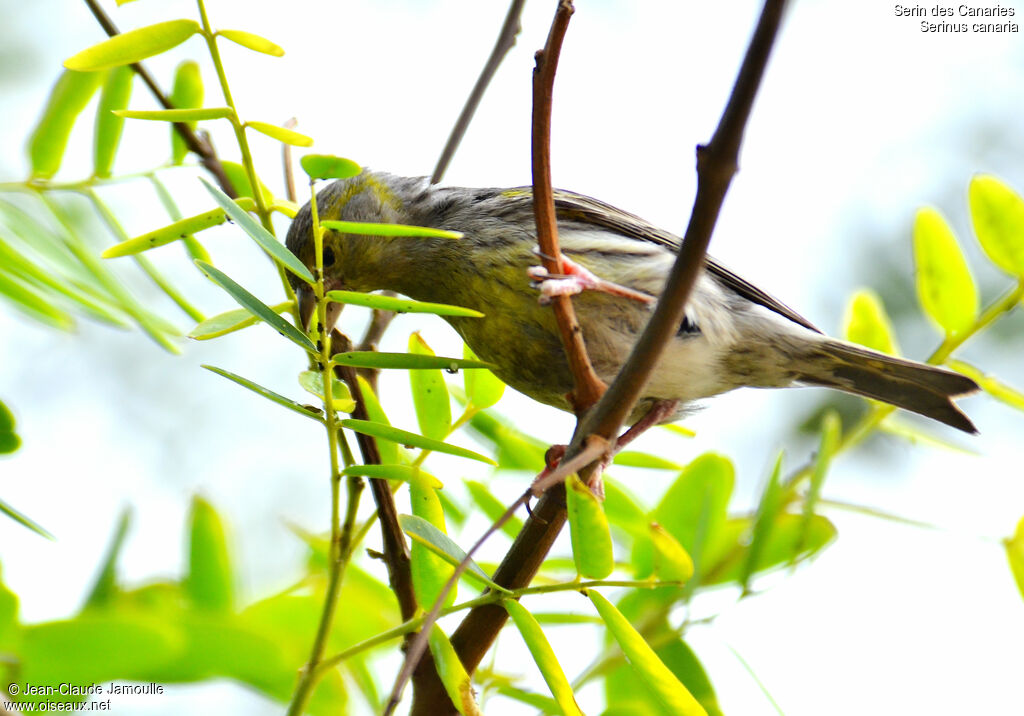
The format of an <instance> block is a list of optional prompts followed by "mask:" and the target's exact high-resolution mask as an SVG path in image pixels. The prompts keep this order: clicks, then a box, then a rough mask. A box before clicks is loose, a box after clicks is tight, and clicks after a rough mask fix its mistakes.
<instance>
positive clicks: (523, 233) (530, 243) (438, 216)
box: [286, 169, 978, 434]
mask: <svg viewBox="0 0 1024 716" xmlns="http://www.w3.org/2000/svg"><path fill="white" fill-rule="evenodd" d="M316 202H317V209H318V214H319V217H320V219H321V220H326V219H335V220H344V221H354V222H375V223H391V224H409V225H416V226H425V227H430V228H435V229H443V230H450V231H455V232H460V233H461V234H462V238H457V239H452V238H422V237H409V236H392V237H383V236H369V235H359V234H347V233H339V232H336V231H332V230H327V231H325V233H324V236H323V272H324V287H325V290H328V291H329V290H335V289H345V290H350V291H361V292H371V291H376V290H389V291H394V292H397V293H399V294H403V295H405V296H408V297H410V298H412V299H416V300H420V301H430V302H436V303H448V304H455V305H459V306H464V307H467V308H472V309H475V310H477V311H479V312H481V313H483V314H484V317H482V318H472V317H464V316H446V317H444V318H445V320H447V321H448V323H449V324H451V326H452V327H453V328H454V329H455V331H456V332H458V334H459V335H460V336H461V337H462V338H463V340H464V341H465V342H466V344H467V345H468V346H469V347H470V348H471V349H472V351H473V352H474V353H475V354H476V355H477V356H478V357H479V358H480V359H481V360H483V361H486V362H488V363H490V364H492V365H493V368H492V370H493V372H494V373H495V374H496V375H497V376H498V377H499V378H500V379H501V380H502V381H504V382H505V383H506V384H508V385H509V386H511V387H512V388H514V389H516V390H517V391H519V392H521V393H524V394H526V395H527V396H529V397H531V398H533V399H535V400H537V401H539V402H541V403H544V404H546V405H551V406H554V407H556V408H560V409H563V410H571V407H572V406H571V405H570V399H569V394H570V392H571V390H572V388H573V377H572V374H571V373H570V370H569V365H568V362H567V360H566V357H565V353H564V350H563V347H562V343H561V338H560V334H559V331H558V327H557V324H556V321H555V317H554V315H553V312H552V311H551V309H550V308H548V307H546V306H545V305H544V303H545V302H547V301H548V300H550V297H551V296H553V295H564V294H576V295H574V297H573V306H574V308H575V311H576V315H577V319H578V322H579V324H580V327H581V329H582V332H583V337H584V342H585V345H586V348H587V352H588V354H589V356H590V360H591V362H592V364H593V367H594V371H595V373H596V374H597V376H598V377H599V378H601V379H602V380H603V381H605V382H606V383H608V382H610V381H611V380H612V379H614V377H615V375H616V374H617V372H618V370H619V368H620V367H621V366H622V365H623V363H624V362H625V361H626V358H627V357H628V355H629V353H630V351H631V349H632V348H633V345H634V343H635V342H636V339H637V338H638V337H639V335H640V333H641V332H642V331H643V329H644V326H645V325H646V323H647V320H648V319H649V317H650V315H651V312H652V311H653V307H654V302H655V301H656V300H657V298H658V296H659V295H660V293H661V291H662V288H663V285H664V282H665V279H666V277H667V276H668V273H669V271H670V269H671V267H672V265H673V262H674V261H675V259H676V255H677V253H678V251H679V246H680V243H681V240H680V238H679V237H677V236H676V235H674V234H672V233H670V232H668V231H665V230H662V229H659V228H657V227H656V226H654V225H652V224H651V223H649V222H647V221H645V220H643V219H641V218H640V217H638V216H635V215H633V214H630V213H628V212H625V211H623V210H621V209H617V208H615V207H613V206H611V205H609V204H606V203H604V202H602V201H599V200H597V199H592V198H590V197H587V196H584V195H582V194H577V193H574V192H571V191H564V190H560V189H556V190H555V191H554V203H555V212H556V218H557V223H558V235H559V242H560V244H561V252H562V256H563V259H564V261H565V263H564V265H565V266H567V267H568V268H567V269H566V270H565V274H564V275H560V276H554V275H551V274H548V273H547V272H546V271H544V269H542V268H541V267H539V266H537V263H538V249H537V232H536V225H535V222H534V214H533V192H532V189H531V188H530V187H515V188H506V189H502V188H466V187H448V186H439V185H434V184H431V183H430V182H429V181H428V180H427V179H426V178H423V177H403V176H396V175H392V174H388V173H385V172H375V171H370V170H368V169H364V170H363V172H362V173H361V174H359V175H357V176H355V177H351V178H348V179H339V180H336V181H334V182H332V183H330V184H328V185H326V186H324V187H323V188H322V189H320V191H319V192H318V193H317V195H316ZM286 245H287V247H288V248H289V249H290V250H291V251H292V252H293V253H294V254H295V255H296V256H297V257H298V258H299V259H300V260H301V261H302V262H303V263H304V264H305V265H306V266H307V267H309V268H310V270H311V271H314V273H315V264H316V261H315V255H314V253H315V248H314V239H313V226H312V215H311V211H310V205H309V204H308V203H307V204H306V205H305V206H304V207H303V208H302V209H300V210H299V211H298V212H297V214H296V216H295V218H294V220H293V222H292V224H291V226H290V228H289V231H288V236H287V239H286ZM291 279H292V283H293V286H294V288H295V289H296V293H297V297H298V300H299V303H300V306H303V307H304V310H303V313H304V314H305V315H306V316H308V315H309V314H310V313H311V309H310V306H312V305H313V303H314V302H315V298H314V297H313V292H312V290H311V288H310V286H309V285H307V284H306V283H304V282H302V281H300V280H298V279H297V278H296V277H294V276H292V277H291ZM332 305H333V304H332ZM338 310H340V308H339V309H337V310H334V311H331V312H330V315H329V318H328V322H329V323H331V324H333V322H334V320H336V318H337V313H338ZM328 330H330V326H328ZM790 386H823V387H827V388H832V389H836V390H840V391H843V392H845V393H852V394H854V395H859V396H862V397H865V398H870V399H873V400H877V401H882V402H884V403H888V404H890V405H894V406H897V407H899V408H902V409H904V410H909V411H911V412H914V413H918V414H920V415H923V416H926V417H928V418H931V419H933V420H937V421H939V422H941V423H944V424H946V425H949V426H952V427H954V428H957V429H958V430H962V431H964V432H966V433H972V434H973V433H976V432H977V429H976V428H975V426H974V424H973V423H972V422H971V420H970V419H969V418H968V417H967V416H966V415H965V414H964V413H963V412H962V411H961V410H960V409H959V408H958V407H957V406H956V404H955V403H954V402H953V399H954V398H957V397H960V396H965V395H969V394H971V393H973V392H976V391H977V390H978V385H977V384H976V383H975V382H974V381H973V380H971V379H970V378H969V377H967V376H964V375H962V374H960V373H956V372H954V371H951V370H947V369H945V368H941V367H937V366H932V365H926V364H923V363H918V362H915V361H913V360H907V359H904V358H899V357H896V356H891V355H886V354H883V353H880V352H877V351H875V350H872V349H869V348H866V347H863V346H860V345H856V344H853V343H849V342H846V341H842V340H838V339H835V338H830V337H828V336H826V335H825V334H823V333H822V332H821V331H820V330H819V329H818V328H816V327H815V326H814V324H812V323H811V322H810V321H808V320H807V319H806V318H804V317H803V316H801V315H800V314H798V313H797V312H795V311H794V310H793V309H791V308H789V307H788V306H786V305H785V304H784V303H782V302H781V301H779V300H777V299H775V298H773V297H772V296H771V295H769V294H768V293H766V292H765V291H763V290H761V289H759V288H757V287H756V286H754V285H753V284H751V283H749V282H748V281H745V280H744V279H742V278H740V277H739V276H738V275H736V274H735V273H733V272H732V271H730V270H729V269H727V268H725V267H724V266H723V265H722V264H720V263H719V262H717V261H716V260H714V259H713V258H711V257H710V256H708V257H707V258H706V260H705V266H704V270H703V271H702V272H701V274H700V275H699V277H698V280H697V282H696V284H695V285H694V288H693V291H692V293H691V295H690V297H689V299H688V301H687V304H686V307H685V313H684V317H683V319H682V321H681V323H680V325H679V327H678V330H677V331H676V333H675V335H674V336H673V338H672V339H671V341H670V343H669V344H668V345H667V346H666V348H665V351H664V353H663V355H662V358H661V360H660V361H659V362H658V364H657V365H656V366H655V368H654V370H653V372H652V374H651V376H650V378H649V380H648V382H647V384H646V385H645V386H644V388H643V391H642V393H641V398H640V400H639V401H638V403H637V405H636V407H635V408H634V409H633V412H632V414H631V415H630V416H629V419H628V422H629V423H630V424H634V423H637V422H638V421H640V420H641V419H642V418H643V417H644V416H645V415H651V414H656V416H657V417H656V422H671V421H674V420H678V419H679V418H681V417H683V416H685V415H686V414H688V413H689V412H691V411H692V410H693V406H694V404H695V403H696V401H700V400H703V399H705V398H710V397H712V396H715V395H718V394H721V393H725V392H728V391H731V390H734V389H736V388H740V387H754V388H783V387H790ZM665 406H669V407H668V409H667V410H666V409H665Z"/></svg>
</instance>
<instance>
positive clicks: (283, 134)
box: [245, 122, 313, 147]
mask: <svg viewBox="0 0 1024 716" xmlns="http://www.w3.org/2000/svg"><path fill="white" fill-rule="evenodd" d="M245 126H246V127H249V128H250V129H255V130H256V131H257V132H259V133H260V134H265V135H267V136H268V137H271V138H273V139H276V140H277V141H279V142H284V143H285V144H291V145H292V146H295V147H312V146H313V138H312V137H307V136H306V135H305V134H300V133H299V132H296V131H294V130H291V129H286V128H285V127H278V126H277V125H276V124H267V123H266V122H246V123H245Z"/></svg>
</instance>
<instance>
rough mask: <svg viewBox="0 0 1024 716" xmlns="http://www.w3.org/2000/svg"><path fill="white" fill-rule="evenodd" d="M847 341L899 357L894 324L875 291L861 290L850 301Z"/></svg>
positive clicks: (847, 313) (847, 314)
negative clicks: (893, 328)
mask: <svg viewBox="0 0 1024 716" xmlns="http://www.w3.org/2000/svg"><path fill="white" fill-rule="evenodd" d="M846 340H848V341H850V342H851V343H859V344H860V345H862V346H867V347H868V348H871V349H873V350H876V351H879V352H880V353H888V354H889V355H899V352H900V350H899V348H898V347H897V345H896V339H895V338H894V337H893V330H892V323H891V322H890V321H889V316H888V314H887V313H886V312H885V306H884V305H883V304H882V299H881V298H880V297H879V296H878V294H876V293H875V292H874V291H871V290H869V289H861V290H860V291H857V293H855V294H853V297H852V298H851V299H850V304H849V306H848V307H847V309H846Z"/></svg>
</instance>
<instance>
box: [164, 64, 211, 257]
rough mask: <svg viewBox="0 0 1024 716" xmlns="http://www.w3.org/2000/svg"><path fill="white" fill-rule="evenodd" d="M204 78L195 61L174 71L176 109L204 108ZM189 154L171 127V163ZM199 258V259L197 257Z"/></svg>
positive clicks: (173, 96) (192, 123)
mask: <svg viewBox="0 0 1024 716" xmlns="http://www.w3.org/2000/svg"><path fill="white" fill-rule="evenodd" d="M203 94H204V92H203V76H202V74H201V73H200V71H199V64H198V63H197V62H194V61H193V60H185V61H184V62H182V63H181V64H180V65H178V68H177V69H176V70H175V71H174V85H173V87H172V89H171V97H170V100H171V104H172V105H174V107H175V108H176V109H194V108H196V107H202V106H203ZM186 124H188V125H189V126H190V127H191V128H192V129H195V128H196V123H195V122H186ZM186 154H188V145H186V144H185V140H184V139H182V138H181V135H180V134H178V130H177V129H175V128H174V127H171V157H172V159H171V161H172V162H173V163H174V164H181V162H182V161H183V160H184V159H185V155H186ZM195 258H198V257H195Z"/></svg>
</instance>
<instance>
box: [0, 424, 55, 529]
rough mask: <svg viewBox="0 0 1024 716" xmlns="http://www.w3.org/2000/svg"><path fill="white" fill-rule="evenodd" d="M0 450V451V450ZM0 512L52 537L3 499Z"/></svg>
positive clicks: (0, 440)
mask: <svg viewBox="0 0 1024 716" xmlns="http://www.w3.org/2000/svg"><path fill="white" fill-rule="evenodd" d="M8 435H12V433H8ZM15 437H17V436H15ZM2 440H3V436H0V442H2ZM0 452H2V451H0ZM0 514H3V515H7V516H8V517H10V518H11V519H12V520H14V521H15V522H17V523H18V524H20V525H21V526H22V527H27V528H28V529H30V530H32V531H33V532H35V533H36V534H37V535H39V536H40V537H45V538H46V539H54V536H53V535H52V534H50V533H49V532H47V531H46V530H45V529H43V528H42V527H41V526H39V525H38V524H36V523H35V522H34V521H33V520H31V519H29V518H28V517H26V516H25V515H23V514H22V513H20V512H18V511H17V510H16V509H14V508H13V507H11V506H10V505H8V504H7V503H6V502H4V501H3V500H0Z"/></svg>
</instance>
